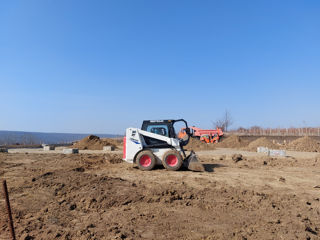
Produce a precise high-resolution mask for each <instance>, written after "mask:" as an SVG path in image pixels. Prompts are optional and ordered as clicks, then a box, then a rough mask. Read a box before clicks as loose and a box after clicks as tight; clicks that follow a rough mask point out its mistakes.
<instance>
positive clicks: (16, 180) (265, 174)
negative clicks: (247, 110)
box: [0, 149, 320, 240]
mask: <svg viewBox="0 0 320 240" xmlns="http://www.w3.org/2000/svg"><path fill="white" fill-rule="evenodd" d="M197 153H198V156H199V158H200V159H201V161H202V162H203V163H204V164H205V168H206V170H207V171H206V172H202V173H198V172H190V171H187V170H182V171H177V172H170V171H167V170H165V169H163V168H161V167H159V168H157V169H155V170H153V171H150V172H143V171H140V170H139V169H137V168H136V167H135V166H133V165H131V164H128V163H124V162H122V161H121V155H120V154H121V153H120V152H116V153H115V154H107V153H103V152H102V151H80V154H76V155H63V154H61V153H60V152H59V150H57V151H53V152H52V153H47V152H43V151H40V150H36V149H34V150H25V149H20V150H19V151H17V150H14V149H11V150H10V151H9V153H8V154H5V153H2V154H0V178H1V179H6V180H7V182H8V187H9V193H10V199H11V205H12V208H13V216H14V224H15V227H16V233H17V237H18V239H320V201H319V198H320V158H319V155H318V153H302V152H288V154H289V157H286V158H270V157H267V156H264V155H261V154H257V153H254V152H247V151H240V150H234V149H216V150H210V151H197ZM234 154H241V155H242V157H240V158H239V159H238V158H237V159H238V160H237V162H236V161H234V160H233V159H232V156H233V155H234ZM239 160H240V161H239ZM9 236H10V235H9V230H8V224H7V220H6V216H5V211H4V200H3V195H2V194H1V195H0V239H1V240H3V239H9Z"/></svg>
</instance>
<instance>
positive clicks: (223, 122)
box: [213, 110, 233, 132]
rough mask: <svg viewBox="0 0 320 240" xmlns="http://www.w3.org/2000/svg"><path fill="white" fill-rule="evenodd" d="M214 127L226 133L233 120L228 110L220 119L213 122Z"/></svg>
mask: <svg viewBox="0 0 320 240" xmlns="http://www.w3.org/2000/svg"><path fill="white" fill-rule="evenodd" d="M213 124H214V126H215V127H217V128H221V129H222V130H223V131H226V132H227V131H228V129H229V127H230V126H231V125H232V124H233V118H232V116H231V114H230V113H229V111H228V110H226V111H225V113H224V115H223V117H222V118H221V119H217V120H216V121H215V122H213Z"/></svg>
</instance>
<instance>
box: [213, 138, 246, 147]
mask: <svg viewBox="0 0 320 240" xmlns="http://www.w3.org/2000/svg"><path fill="white" fill-rule="evenodd" d="M246 144H247V143H246V142H244V141H242V140H241V139H240V137H239V136H237V135H231V136H228V137H223V138H222V139H221V142H219V143H218V144H217V147H220V148H240V147H243V146H245V145H246Z"/></svg>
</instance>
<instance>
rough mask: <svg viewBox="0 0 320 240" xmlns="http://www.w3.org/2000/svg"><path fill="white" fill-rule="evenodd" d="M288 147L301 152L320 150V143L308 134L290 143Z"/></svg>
mask: <svg viewBox="0 0 320 240" xmlns="http://www.w3.org/2000/svg"><path fill="white" fill-rule="evenodd" d="M288 149H289V150H294V151H301V152H320V143H319V142H318V141H316V140H314V139H313V138H311V137H307V136H306V137H302V138H298V139H297V140H294V141H292V142H291V143H289V144H288Z"/></svg>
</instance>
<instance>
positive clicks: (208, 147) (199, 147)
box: [185, 138, 216, 151]
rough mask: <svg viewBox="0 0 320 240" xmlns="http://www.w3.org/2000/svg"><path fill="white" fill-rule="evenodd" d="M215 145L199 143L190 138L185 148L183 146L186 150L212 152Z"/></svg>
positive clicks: (195, 139)
mask: <svg viewBox="0 0 320 240" xmlns="http://www.w3.org/2000/svg"><path fill="white" fill-rule="evenodd" d="M215 146H216V144H214V143H204V142H201V141H200V140H199V139H197V138H190V141H189V143H188V145H187V146H185V149H187V150H195V151H197V150H213V149H215V148H216V147H215Z"/></svg>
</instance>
